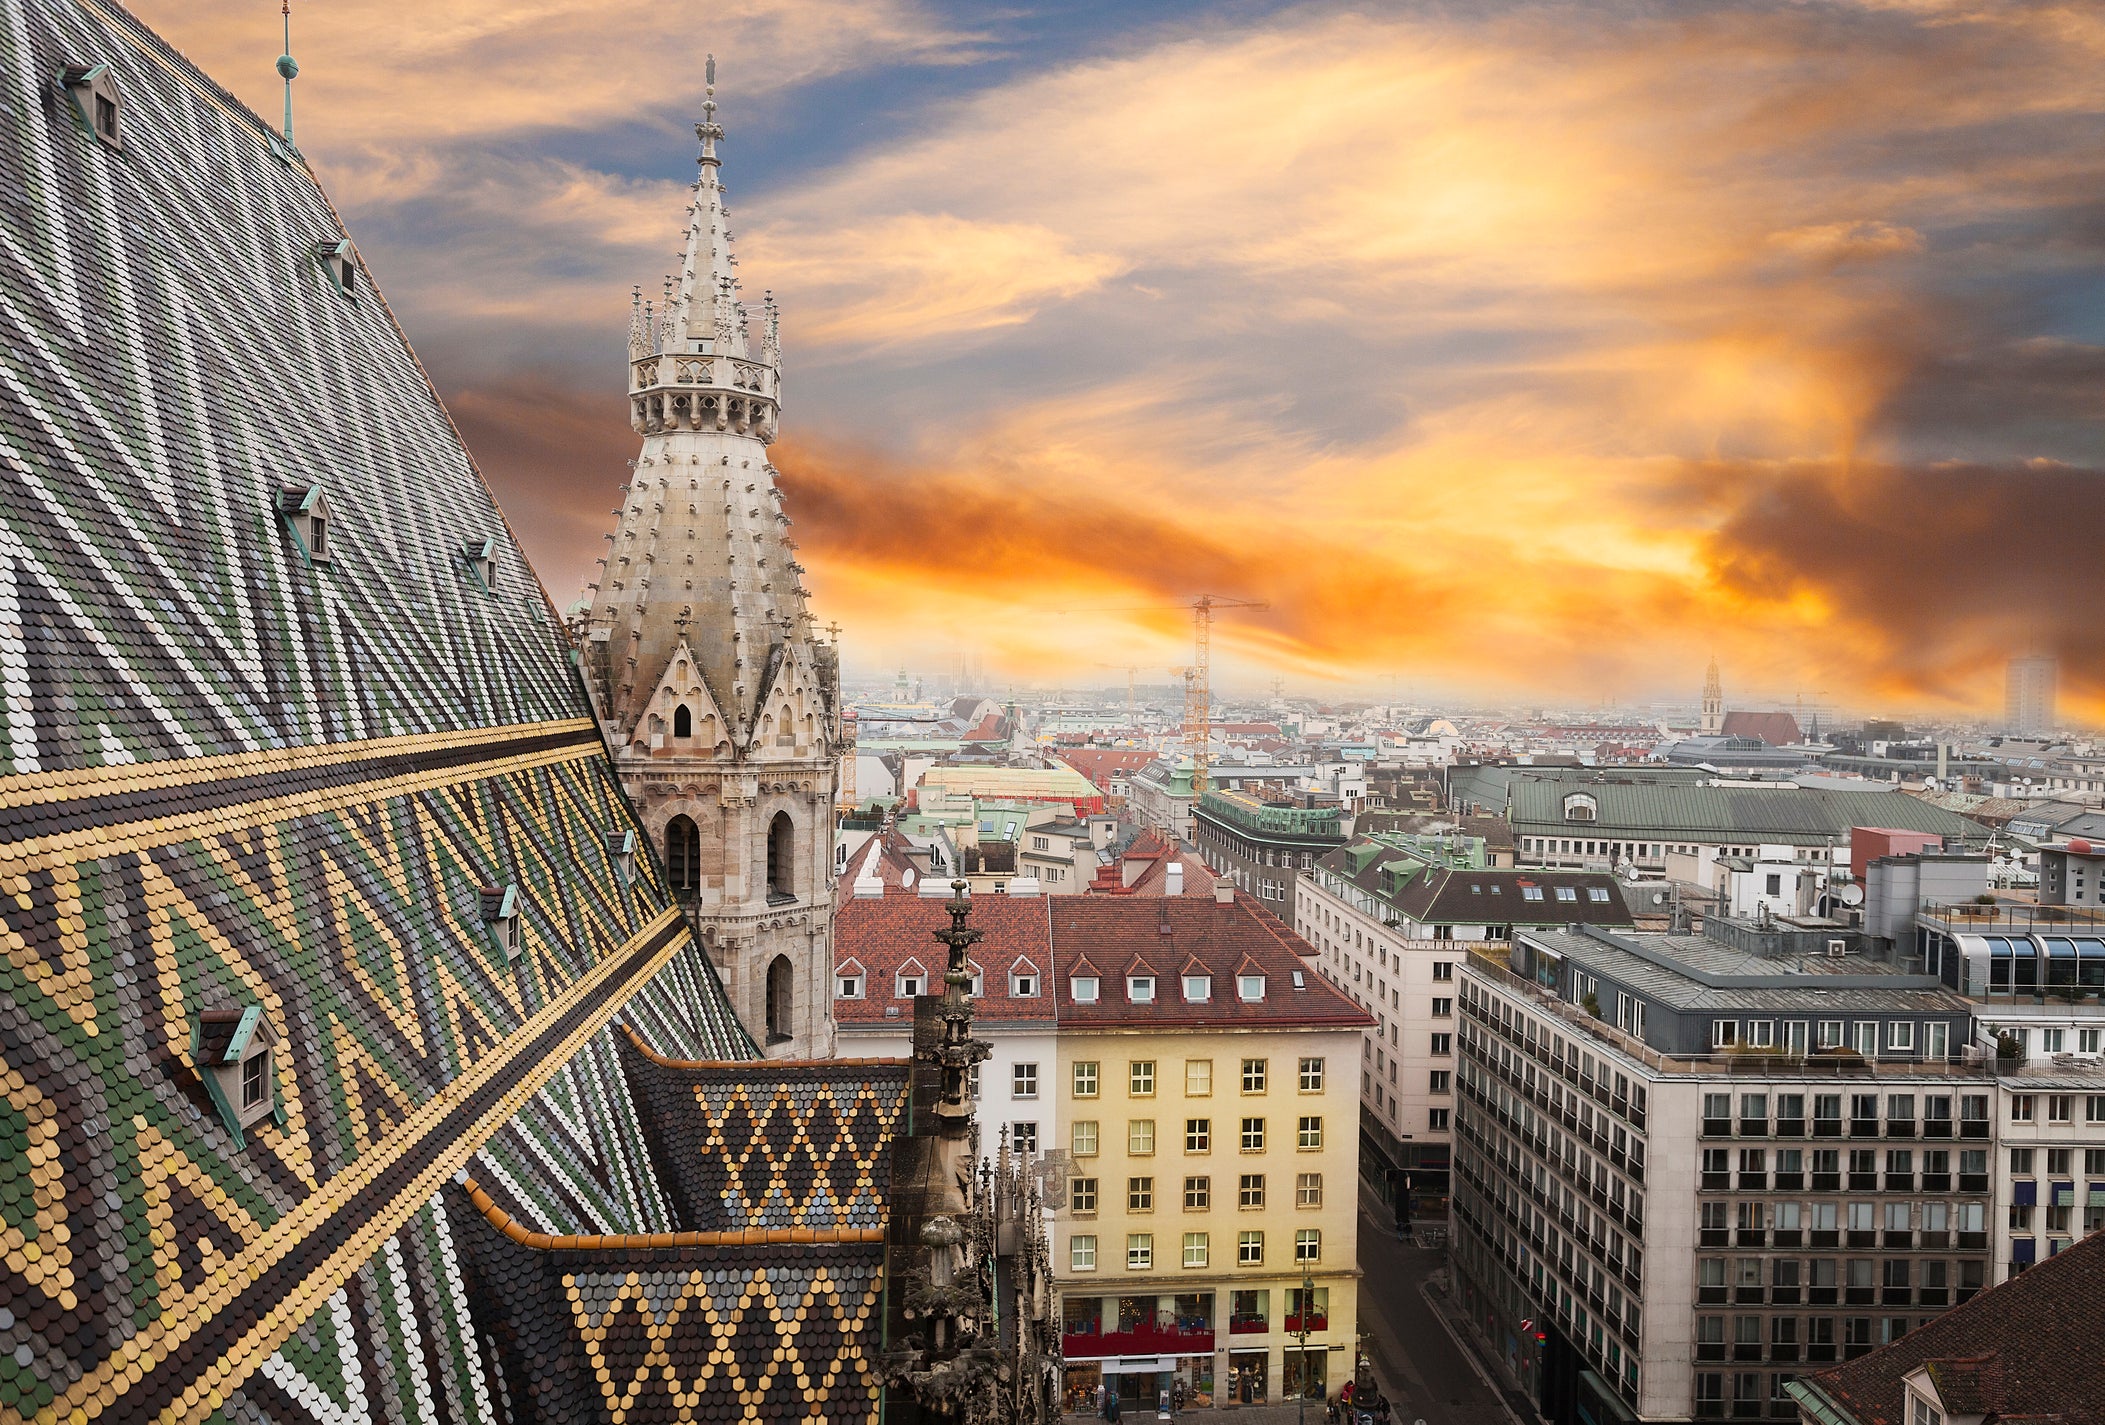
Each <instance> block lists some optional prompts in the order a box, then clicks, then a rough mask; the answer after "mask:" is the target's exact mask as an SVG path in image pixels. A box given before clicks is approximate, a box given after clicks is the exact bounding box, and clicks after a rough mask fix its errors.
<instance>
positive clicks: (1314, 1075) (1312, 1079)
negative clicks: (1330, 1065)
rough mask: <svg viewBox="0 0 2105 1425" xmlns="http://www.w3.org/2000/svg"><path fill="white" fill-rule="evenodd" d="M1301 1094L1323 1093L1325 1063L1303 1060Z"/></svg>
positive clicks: (1316, 1060)
mask: <svg viewBox="0 0 2105 1425" xmlns="http://www.w3.org/2000/svg"><path fill="white" fill-rule="evenodd" d="M1301 1092H1303V1093H1321V1092H1323V1061H1322V1060H1321V1059H1303V1060H1302V1061H1301Z"/></svg>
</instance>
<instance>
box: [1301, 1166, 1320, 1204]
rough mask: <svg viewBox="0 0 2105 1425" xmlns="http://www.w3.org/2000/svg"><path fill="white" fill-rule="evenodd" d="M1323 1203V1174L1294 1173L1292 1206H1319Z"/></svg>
mask: <svg viewBox="0 0 2105 1425" xmlns="http://www.w3.org/2000/svg"><path fill="white" fill-rule="evenodd" d="M1322 1205H1323V1175H1322V1174H1321V1173H1297V1174H1295V1175H1294V1206H1296V1207H1321V1206H1322Z"/></svg>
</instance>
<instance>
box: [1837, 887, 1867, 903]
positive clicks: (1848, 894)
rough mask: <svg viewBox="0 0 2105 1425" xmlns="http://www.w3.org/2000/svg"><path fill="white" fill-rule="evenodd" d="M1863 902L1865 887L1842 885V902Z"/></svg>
mask: <svg viewBox="0 0 2105 1425" xmlns="http://www.w3.org/2000/svg"><path fill="white" fill-rule="evenodd" d="M1863 903H1864V888H1863V887H1862V886H1858V885H1848V886H1844V887H1842V904H1843V905H1862V904H1863Z"/></svg>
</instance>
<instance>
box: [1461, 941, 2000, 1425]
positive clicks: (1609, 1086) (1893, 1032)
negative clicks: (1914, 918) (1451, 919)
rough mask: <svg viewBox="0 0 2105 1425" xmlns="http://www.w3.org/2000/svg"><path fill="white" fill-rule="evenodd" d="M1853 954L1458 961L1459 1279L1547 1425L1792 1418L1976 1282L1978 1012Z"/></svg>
mask: <svg viewBox="0 0 2105 1425" xmlns="http://www.w3.org/2000/svg"><path fill="white" fill-rule="evenodd" d="M1861 959H1862V957H1858V956H1843V957H1840V958H1839V959H1838V960H1837V961H1836V962H1834V963H1831V964H1829V963H1821V964H1808V963H1805V962H1803V961H1801V960H1797V959H1795V958H1791V959H1777V958H1774V957H1772V956H1770V955H1767V954H1764V953H1763V952H1762V950H1761V949H1760V948H1759V947H1750V946H1748V945H1745V944H1727V943H1724V942H1720V941H1716V940H1713V939H1709V938H1707V937H1692V936H1685V935H1667V936H1662V935H1644V934H1635V933H1630V932H1607V931H1598V930H1589V931H1586V932H1584V933H1574V932H1526V931H1523V932H1519V933H1517V934H1516V937H1515V940H1514V942H1513V945H1512V947H1511V953H1510V956H1507V955H1498V956H1485V955H1472V956H1471V957H1470V959H1469V960H1467V961H1466V962H1465V963H1464V966H1463V969H1462V972H1461V975H1462V984H1461V987H1460V991H1459V999H1460V1001H1461V1013H1462V1019H1463V1023H1462V1025H1461V1029H1460V1033H1459V1036H1458V1038H1459V1045H1460V1053H1461V1059H1462V1063H1461V1065H1460V1069H1459V1089H1458V1102H1457V1112H1456V1144H1455V1175H1456V1182H1455V1239H1454V1240H1455V1246H1454V1262H1455V1267H1456V1272H1457V1287H1458V1291H1459V1293H1460V1296H1461V1299H1462V1301H1463V1303H1464V1304H1465V1307H1466V1308H1467V1311H1468V1314H1469V1316H1470V1318H1471V1321H1472V1323H1473V1325H1475V1326H1476V1327H1477V1329H1478V1330H1479V1331H1480V1332H1481V1333H1482V1334H1483V1336H1484V1338H1485V1340H1486V1344H1487V1345H1488V1346H1489V1348H1490V1350H1491V1352H1492V1354H1493V1355H1494V1357H1495V1358H1496V1359H1497V1360H1498V1361H1500V1362H1501V1363H1502V1366H1503V1368H1504V1370H1505V1371H1506V1373H1507V1374H1508V1375H1509V1376H1510V1377H1511V1378H1512V1379H1513V1380H1514V1381H1515V1382H1516V1383H1518V1384H1519V1385H1521V1386H1522V1387H1523V1388H1524V1389H1526V1390H1527V1391H1528V1392H1529V1393H1530V1394H1531V1395H1532V1396H1534V1397H1535V1399H1536V1400H1537V1402H1538V1405H1539V1408H1540V1409H1541V1411H1542V1413H1543V1414H1544V1416H1545V1417H1546V1418H1548V1419H1551V1420H1553V1421H1558V1422H1570V1421H1577V1420H1582V1419H1583V1420H1591V1421H1603V1420H1651V1421H1682V1420H1690V1419H1707V1418H1720V1417H1728V1416H1729V1417H1734V1418H1775V1419H1788V1418H1794V1417H1795V1415H1796V1408H1795V1405H1794V1403H1793V1401H1792V1398H1791V1397H1790V1395H1789V1394H1788V1390H1787V1387H1788V1386H1789V1385H1790V1383H1791V1382H1792V1381H1793V1380H1794V1379H1796V1377H1797V1376H1798V1375H1799V1374H1801V1373H1802V1372H1804V1371H1806V1370H1807V1369H1809V1368H1811V1367H1813V1366H1816V1365H1817V1364H1818V1363H1823V1362H1834V1361H1840V1360H1846V1359H1852V1358H1854V1357H1856V1356H1859V1355H1863V1354H1865V1353H1867V1352H1869V1351H1871V1350H1872V1349H1874V1348H1875V1347H1876V1346H1878V1345H1879V1344H1881V1343H1882V1342H1884V1341H1887V1340H1891V1339H1895V1338H1897V1337H1899V1336H1901V1335H1904V1334H1905V1333H1906V1332H1908V1331H1909V1330H1912V1329H1914V1328H1915V1327H1917V1326H1919V1325H1920V1324H1922V1323H1923V1322H1924V1321H1926V1320H1928V1319H1930V1318H1931V1317H1933V1316H1934V1315H1935V1314H1936V1313H1937V1312H1940V1311H1942V1310H1944V1309H1945V1308H1947V1307H1949V1306H1950V1305H1952V1304H1954V1303H1955V1302H1959V1301H1963V1300H1966V1299H1967V1298H1969V1297H1970V1296H1972V1295H1974V1294H1975V1293H1977V1292H1979V1291H1980V1290H1981V1289H1982V1288H1983V1287H1984V1286H1985V1285H1986V1284H1987V1282H1988V1280H1989V1256H1990V1225H1989V1216H1990V1213H1991V1210H1992V1207H1993V1202H1994V1199H1993V1185H1992V1176H1991V1163H1990V1159H1991V1156H1992V1153H1993V1151H1994V1146H1995V1145H1994V1142H1993V1137H1994V1124H1993V1120H1992V1116H1991V1115H1992V1104H1993V1094H1994V1085H1993V1081H1992V1079H1991V1078H1990V1077H1989V1076H1988V1074H1987V1072H1986V1071H1985V1069H1983V1068H1981V1067H1979V1066H1977V1065H1974V1064H1970V1063H1968V1062H1967V1060H1966V1057H1965V1055H1964V1053H1963V1046H1964V1043H1965V1039H1966V1034H1967V1030H1968V1023H1969V1015H1968V1008H1967V1006H1966V1005H1965V1003H1964V1002H1963V1001H1962V1000H1960V999H1959V998H1958V997H1957V996H1956V995H1953V994H1952V993H1950V991H1949V990H1947V989H1945V988H1944V987H1943V986H1942V985H1940V984H1938V983H1937V982H1936V981H1934V980H1933V979H1930V978H1928V977H1926V976H1921V975H1910V974H1904V973H1899V972H1896V971H1894V970H1893V969H1891V968H1890V967H1883V968H1882V967H1879V966H1875V965H1868V964H1863V963H1858V962H1860V961H1861ZM1807 1046H1812V1047H1811V1049H1810V1050H1809V1049H1808V1047H1807Z"/></svg>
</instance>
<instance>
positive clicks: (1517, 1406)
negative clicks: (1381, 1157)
mask: <svg viewBox="0 0 2105 1425" xmlns="http://www.w3.org/2000/svg"><path fill="white" fill-rule="evenodd" d="M1446 1260H1447V1254H1446V1252H1445V1251H1443V1250H1440V1249H1437V1248H1427V1247H1420V1246H1418V1245H1417V1244H1416V1243H1415V1242H1414V1241H1409V1240H1405V1239H1402V1238H1399V1237H1398V1236H1397V1234H1396V1230H1395V1226H1394V1218H1393V1216H1392V1215H1391V1213H1390V1211H1389V1209H1388V1207H1387V1205H1386V1204H1384V1203H1382V1202H1381V1201H1380V1199H1379V1197H1378V1196H1377V1195H1376V1194H1375V1192H1374V1190H1373V1189H1372V1188H1370V1187H1368V1186H1366V1185H1365V1184H1364V1183H1362V1184H1361V1189H1360V1230H1359V1263H1360V1269H1361V1271H1362V1273H1363V1274H1364V1275H1363V1276H1362V1277H1361V1280H1360V1297H1359V1312H1360V1327H1361V1329H1362V1330H1363V1331H1365V1332H1366V1333H1367V1351H1368V1354H1369V1355H1370V1356H1371V1357H1372V1358H1373V1362H1374V1378H1375V1380H1376V1381H1377V1382H1378V1383H1379V1384H1380V1386H1381V1388H1382V1390H1383V1392H1384V1393H1385V1394H1387V1395H1388V1397H1389V1398H1390V1400H1392V1401H1393V1402H1395V1417H1394V1418H1395V1420H1396V1421H1397V1422H1398V1423H1399V1425H1420V1422H1422V1425H1516V1422H1517V1425H1533V1421H1534V1416H1533V1414H1532V1412H1529V1411H1528V1410H1527V1407H1526V1402H1525V1401H1523V1400H1520V1399H1518V1398H1517V1397H1516V1398H1513V1399H1512V1400H1510V1401H1509V1400H1508V1399H1506V1398H1505V1397H1504V1396H1503V1394H1502V1393H1501V1392H1499V1391H1496V1390H1493V1389H1492V1388H1491V1387H1490V1386H1488V1385H1486V1384H1485V1382H1484V1378H1483V1376H1482V1375H1481V1374H1480V1373H1479V1372H1478V1369H1477V1366H1476V1364H1475V1363H1474V1362H1473V1361H1472V1360H1471V1358H1470V1357H1469V1356H1468V1355H1467V1354H1466V1353H1465V1351H1464V1350H1463V1349H1462V1348H1461V1347H1460V1346H1458V1345H1457V1343H1456V1340H1455V1337H1454V1335H1453V1334H1451V1333H1450V1332H1449V1330H1448V1328H1447V1326H1446V1324H1445V1323H1444V1322H1443V1321H1442V1320H1441V1319H1440V1317H1439V1315H1438V1314H1437V1313H1435V1312H1434V1310H1433V1308H1432V1306H1431V1304H1430V1303H1429V1302H1428V1301H1427V1300H1426V1290H1427V1287H1426V1283H1427V1280H1428V1279H1429V1278H1430V1277H1432V1276H1433V1275H1434V1274H1435V1273H1436V1272H1439V1271H1441V1269H1442V1268H1443V1267H1444V1266H1445V1264H1446Z"/></svg>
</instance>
